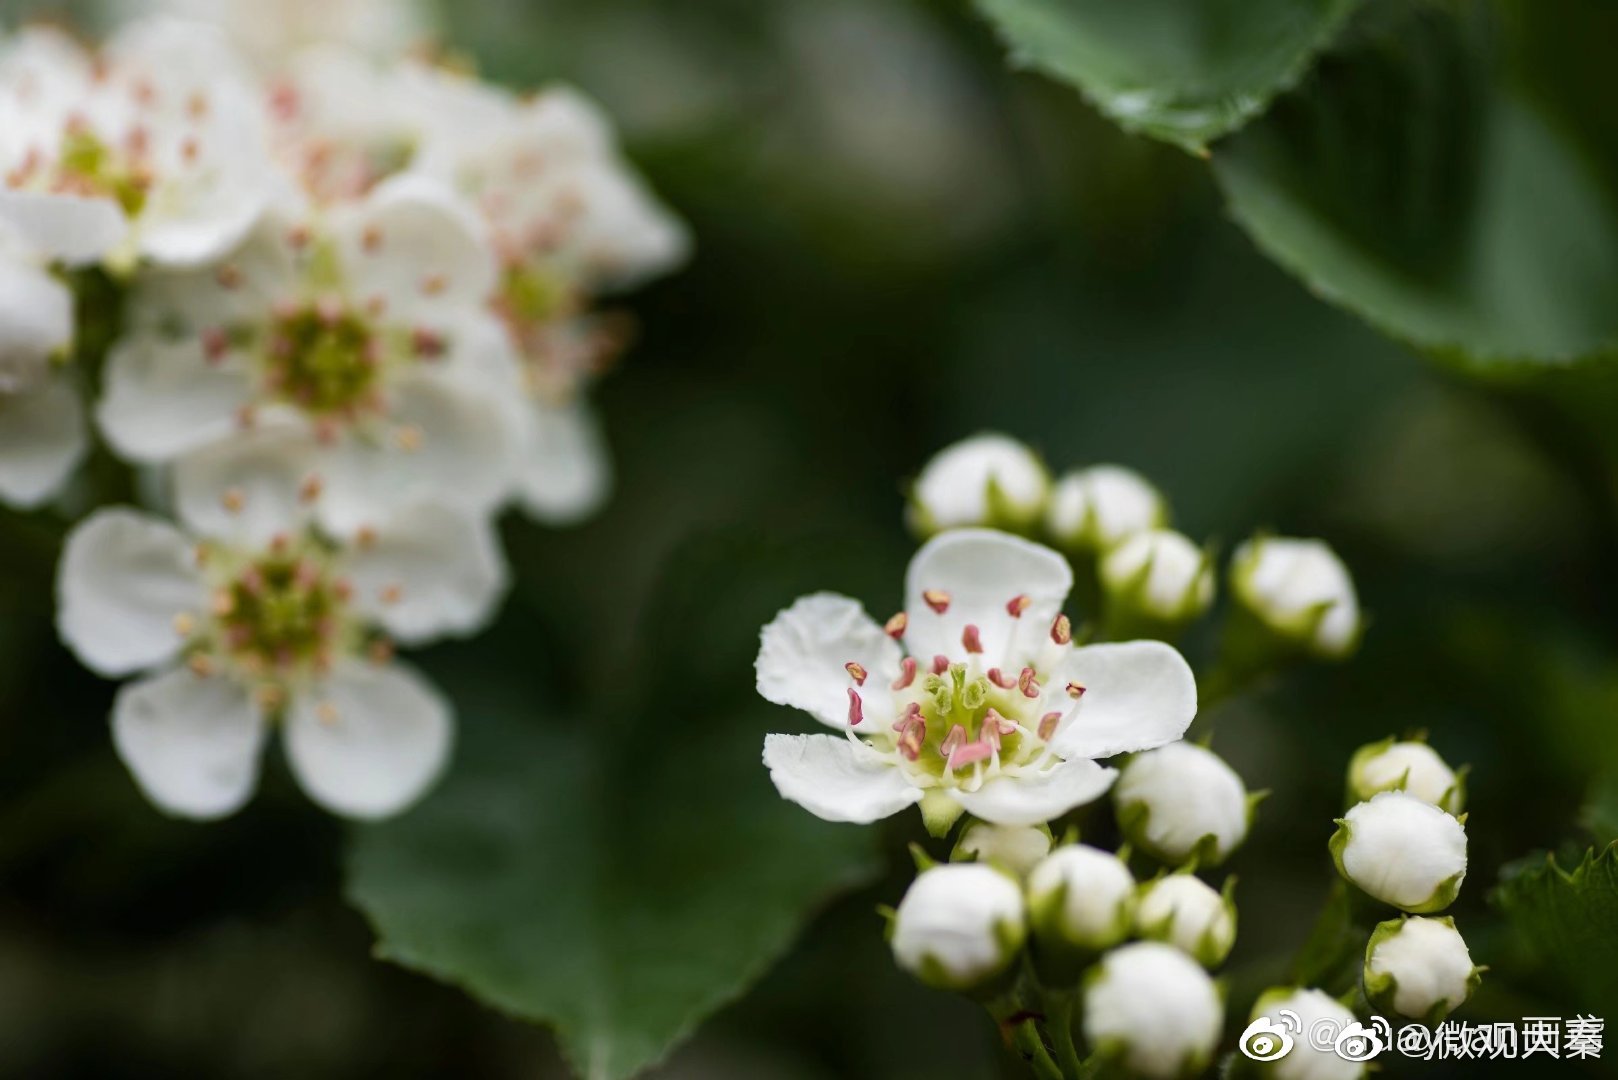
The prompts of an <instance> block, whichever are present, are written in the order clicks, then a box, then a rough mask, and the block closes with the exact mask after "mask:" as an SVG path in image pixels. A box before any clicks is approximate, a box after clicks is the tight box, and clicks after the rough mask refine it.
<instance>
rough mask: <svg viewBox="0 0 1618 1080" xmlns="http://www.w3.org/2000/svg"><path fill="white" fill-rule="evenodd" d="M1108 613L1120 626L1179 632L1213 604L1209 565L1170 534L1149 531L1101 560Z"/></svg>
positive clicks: (1196, 549) (1184, 540) (1183, 540)
mask: <svg viewBox="0 0 1618 1080" xmlns="http://www.w3.org/2000/svg"><path fill="white" fill-rule="evenodd" d="M1101 584H1102V586H1103V587H1104V588H1105V589H1106V591H1107V602H1108V604H1109V605H1112V606H1111V607H1109V609H1108V610H1109V618H1111V617H1112V616H1111V614H1110V612H1112V611H1113V609H1118V616H1117V617H1118V618H1120V619H1121V620H1124V621H1126V622H1127V621H1130V620H1144V621H1148V622H1153V623H1159V624H1167V625H1168V626H1172V627H1178V626H1183V625H1185V624H1186V623H1189V622H1191V621H1192V620H1193V619H1195V618H1196V617H1197V616H1199V615H1201V614H1202V613H1203V612H1205V611H1207V610H1208V605H1210V604H1212V603H1213V598H1214V571H1213V560H1212V559H1210V558H1209V557H1208V553H1207V552H1205V551H1203V550H1202V549H1201V548H1199V547H1197V545H1195V544H1193V543H1192V542H1191V541H1190V540H1189V539H1187V538H1186V537H1185V536H1183V535H1182V534H1180V533H1177V532H1175V531H1174V530H1172V529H1148V530H1146V531H1144V532H1138V533H1135V534H1134V535H1133V536H1131V537H1129V538H1128V539H1126V540H1124V541H1123V542H1122V543H1120V544H1119V545H1118V546H1117V547H1115V548H1113V549H1112V551H1110V552H1108V553H1107V555H1106V557H1105V558H1103V559H1102V560H1101Z"/></svg>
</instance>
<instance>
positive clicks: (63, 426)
mask: <svg viewBox="0 0 1618 1080" xmlns="http://www.w3.org/2000/svg"><path fill="white" fill-rule="evenodd" d="M72 340H73V297H72V294H71V293H69V292H68V289H67V286H65V285H63V284H62V282H61V281H59V280H57V279H56V278H55V277H54V276H52V275H51V274H50V273H48V272H47V271H45V270H44V269H43V268H42V267H40V266H39V265H38V264H37V263H36V262H35V261H34V260H33V259H31V258H29V257H28V256H27V254H26V253H25V252H24V251H22V250H21V248H20V246H19V245H18V244H17V243H16V241H15V238H13V237H11V236H10V235H9V234H7V233H6V231H5V230H4V229H3V228H0V502H6V503H9V504H11V505H13V506H22V507H31V506H36V505H38V504H39V503H41V502H43V501H45V500H46V499H48V498H50V497H51V496H52V495H54V494H55V493H56V492H57V491H58V490H59V489H60V488H61V486H62V484H63V483H65V482H66V480H67V478H68V476H69V475H70V474H71V473H72V472H73V469H74V467H75V466H76V465H77V464H78V463H79V460H80V459H81V458H82V457H83V456H84V452H85V450H86V449H87V448H88V440H87V438H86V434H85V423H84V407H83V405H82V404H81V403H80V401H79V395H78V391H77V390H76V389H75V388H74V385H73V382H72V380H71V378H70V377H69V373H68V372H67V371H65V370H63V369H62V368H61V367H60V366H59V365H58V364H56V363H54V362H53V361H55V360H56V359H57V358H59V357H61V356H62V355H63V354H64V353H65V352H66V351H67V349H68V347H69V345H70V344H71V343H72Z"/></svg>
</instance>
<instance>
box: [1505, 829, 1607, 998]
mask: <svg viewBox="0 0 1618 1080" xmlns="http://www.w3.org/2000/svg"><path fill="white" fill-rule="evenodd" d="M1492 899H1493V901H1494V904H1495V905H1496V906H1497V907H1498V908H1500V910H1501V911H1503V912H1504V913H1505V915H1506V918H1507V920H1508V921H1509V923H1510V925H1511V928H1512V930H1513V931H1514V932H1515V934H1516V935H1517V937H1518V939H1519V940H1520V941H1521V943H1522V944H1523V945H1525V946H1526V947H1527V949H1528V951H1529V952H1530V954H1531V955H1532V956H1533V957H1535V958H1536V959H1537V960H1539V961H1540V962H1541V963H1542V964H1543V965H1544V966H1545V967H1546V968H1547V969H1548V971H1549V973H1550V974H1551V975H1552V976H1553V978H1554V981H1555V984H1556V986H1557V987H1558V988H1559V989H1560V990H1561V991H1563V993H1564V994H1565V996H1566V999H1567V1002H1568V1004H1569V1005H1570V1006H1572V1007H1573V1008H1576V1009H1577V1010H1579V1011H1580V1012H1593V1013H1596V1014H1597V1015H1611V1014H1612V1012H1613V1011H1614V1010H1615V1009H1618V845H1613V846H1610V847H1608V848H1606V849H1605V850H1604V851H1602V852H1601V853H1600V854H1599V855H1598V854H1596V852H1595V849H1593V848H1592V849H1591V850H1589V851H1587V852H1586V853H1585V855H1584V859H1583V861H1581V862H1580V863H1579V865H1578V866H1577V867H1576V868H1574V869H1573V870H1572V871H1571V872H1569V871H1566V870H1563V869H1562V868H1561V867H1560V866H1558V865H1557V862H1556V858H1555V856H1553V855H1547V856H1546V857H1545V859H1544V860H1543V861H1538V862H1536V861H1530V862H1528V863H1527V864H1526V865H1519V866H1518V867H1516V868H1515V869H1511V868H1508V869H1507V871H1505V873H1504V875H1503V880H1502V881H1501V884H1500V886H1499V888H1497V889H1496V890H1495V892H1494V895H1493V897H1492Z"/></svg>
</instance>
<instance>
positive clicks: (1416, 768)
mask: <svg viewBox="0 0 1618 1080" xmlns="http://www.w3.org/2000/svg"><path fill="white" fill-rule="evenodd" d="M1381 791H1403V792H1405V793H1406V794H1407V795H1414V796H1415V797H1416V798H1418V799H1420V800H1421V801H1422V802H1427V803H1432V804H1433V805H1434V806H1436V807H1438V808H1439V809H1441V810H1447V811H1449V812H1450V813H1452V814H1458V813H1460V812H1461V803H1462V802H1463V801H1464V799H1465V792H1464V790H1463V788H1462V785H1461V779H1460V777H1459V776H1458V775H1457V774H1456V772H1455V770H1453V769H1451V768H1450V767H1449V765H1447V764H1446V763H1445V762H1444V759H1443V758H1441V757H1439V756H1438V752H1437V751H1436V750H1434V749H1433V748H1432V747H1430V746H1428V745H1427V744H1426V743H1424V742H1413V741H1404V742H1397V741H1395V740H1393V739H1383V740H1382V741H1381V742H1375V743H1370V744H1368V745H1366V746H1362V747H1360V748H1359V749H1358V750H1357V751H1355V753H1354V757H1353V759H1352V760H1350V761H1349V763H1348V794H1349V797H1350V798H1351V799H1353V800H1355V801H1356V802H1363V801H1364V800H1366V799H1369V798H1370V797H1371V796H1372V795H1375V794H1377V793H1378V792H1381Z"/></svg>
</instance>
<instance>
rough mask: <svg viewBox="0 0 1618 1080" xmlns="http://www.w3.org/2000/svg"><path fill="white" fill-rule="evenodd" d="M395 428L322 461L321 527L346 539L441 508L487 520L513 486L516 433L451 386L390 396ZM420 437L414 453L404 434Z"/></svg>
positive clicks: (485, 405) (422, 386)
mask: <svg viewBox="0 0 1618 1080" xmlns="http://www.w3.org/2000/svg"><path fill="white" fill-rule="evenodd" d="M390 394H391V402H390V415H391V419H392V421H393V422H394V423H395V425H396V426H395V427H394V428H393V429H392V430H391V433H379V434H378V436H377V437H376V438H373V439H359V438H352V437H351V438H346V439H343V440H341V441H340V442H339V443H338V444H337V445H336V446H334V447H332V448H331V449H330V450H329V451H327V452H326V453H325V454H324V455H323V456H322V461H321V466H320V468H321V475H322V477H323V478H324V479H325V481H326V494H325V496H324V497H323V498H322V499H321V501H320V506H319V513H320V518H321V521H323V522H324V523H325V524H326V525H327V527H328V528H330V529H331V530H332V531H333V532H336V533H338V534H340V535H345V536H346V535H351V534H352V533H354V532H356V531H358V530H359V529H361V528H363V527H366V526H370V527H382V526H384V525H385V524H386V522H387V519H388V517H389V516H390V515H392V514H393V513H396V512H397V511H398V510H399V509H401V508H403V507H406V506H409V505H411V504H414V503H420V502H438V503H442V504H444V505H446V506H448V507H450V508H451V509H454V510H457V511H459V512H462V513H467V514H480V513H488V512H490V511H491V510H493V509H494V507H495V506H496V505H497V504H498V503H499V502H500V501H501V500H502V499H503V498H504V497H505V495H506V494H507V492H508V490H509V487H510V467H511V454H512V446H513V442H512V432H511V431H510V429H509V428H508V427H507V425H506V423H505V417H506V414H505V413H504V412H503V411H502V410H501V409H500V408H499V407H498V406H497V405H495V404H493V403H492V402H490V401H489V400H488V399H486V398H485V397H484V396H483V395H482V394H480V393H476V392H468V390H467V389H466V388H465V387H464V386H462V385H460V384H458V383H457V382H455V381H452V380H451V379H448V378H444V377H440V376H435V375H414V376H411V377H408V378H405V379H401V380H399V381H398V383H396V384H395V385H394V386H393V387H392V388H391V390H390ZM404 427H409V428H412V429H414V433H415V435H417V436H419V438H418V439H417V440H416V443H415V445H414V447H413V448H412V449H405V448H404V447H403V446H402V445H401V443H400V441H399V438H398V434H399V431H400V429H401V428H404Z"/></svg>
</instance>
